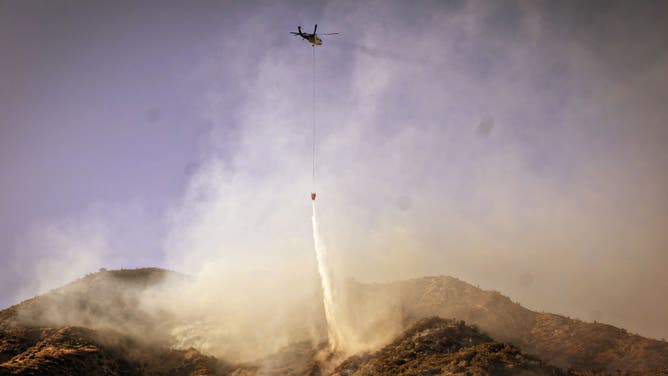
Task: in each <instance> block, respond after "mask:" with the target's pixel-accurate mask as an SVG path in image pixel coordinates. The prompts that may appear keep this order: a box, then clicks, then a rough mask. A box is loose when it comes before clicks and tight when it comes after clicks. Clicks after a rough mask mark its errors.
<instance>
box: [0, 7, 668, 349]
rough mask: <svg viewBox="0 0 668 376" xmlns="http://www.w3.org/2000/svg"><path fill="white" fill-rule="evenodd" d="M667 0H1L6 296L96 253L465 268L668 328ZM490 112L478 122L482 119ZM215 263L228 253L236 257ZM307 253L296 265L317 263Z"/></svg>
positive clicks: (373, 269)
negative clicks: (312, 197) (323, 248)
mask: <svg viewBox="0 0 668 376" xmlns="http://www.w3.org/2000/svg"><path fill="white" fill-rule="evenodd" d="M666 15H668V10H667V8H666V6H664V5H662V4H661V3H660V2H642V1H641V2H634V3H630V2H586V3H581V2H576V1H573V2H558V3H554V2H540V1H538V2H515V1H499V2H476V1H470V2H469V1H451V2H442V1H435V2H428V1H425V2H418V3H415V4H413V3H411V4H408V3H404V2H387V1H378V2H362V3H357V2H331V3H328V2H301V3H300V2H285V3H281V4H272V3H269V2H266V3H264V2H238V3H234V2H206V1H198V2H193V3H188V4H186V3H185V2H151V1H145V2H129V1H128V2H122V1H121V2H114V3H107V2H101V1H92V2H85V3H84V2H73V1H61V0H58V1H50V2H41V1H23V2H18V1H16V2H13V1H6V2H2V3H0V50H1V51H2V56H3V58H2V59H0V179H1V182H2V187H3V189H2V192H1V193H0V212H1V213H2V215H1V216H0V244H1V245H2V248H1V249H2V258H3V259H4V260H6V262H3V264H2V266H0V268H1V269H0V276H1V277H0V283H1V284H2V286H3V287H2V289H1V290H0V302H1V304H2V305H3V306H8V305H10V304H13V303H15V302H16V301H17V300H19V299H24V298H26V297H29V296H32V295H33V294H35V293H37V292H40V291H44V290H47V289H49V288H53V287H57V286H58V285H59V284H62V283H64V282H67V281H69V280H71V279H74V278H77V277H78V276H80V275H82V274H84V273H86V272H90V271H95V270H97V268H99V267H110V268H115V267H133V266H147V265H157V266H165V267H170V268H174V269H177V270H182V271H186V272H190V273H198V272H200V271H201V270H202V269H203V268H204V269H205V268H211V267H214V266H215V267H220V268H221V273H222V272H223V271H224V270H226V269H225V268H233V269H241V270H247V271H257V270H260V271H267V270H288V269H289V270H294V268H298V270H302V271H303V272H304V273H313V272H314V271H313V269H314V264H313V260H312V259H313V257H314V256H313V250H312V240H311V238H310V236H311V234H310V218H309V216H310V212H309V211H310V208H309V202H308V193H309V192H310V190H311V186H310V173H311V170H310V164H311V159H310V151H311V149H310V147H311V143H310V142H311V138H310V135H311V134H310V126H311V116H312V113H311V111H312V108H311V100H312V98H311V89H312V88H311V84H312V81H311V52H312V50H311V47H309V46H308V44H306V43H305V42H304V41H302V40H300V39H299V38H295V37H293V36H291V35H290V34H288V32H289V31H292V30H294V29H295V28H296V26H297V25H299V24H301V25H304V27H305V29H307V30H308V29H310V28H311V27H312V24H313V23H314V22H318V23H319V25H320V26H319V27H320V29H321V30H322V31H323V32H340V33H341V35H339V36H336V37H332V38H329V39H326V41H325V45H323V46H322V47H319V48H318V49H317V50H316V53H317V71H318V76H317V88H318V95H317V98H318V101H317V103H318V105H317V106H318V107H317V124H318V144H317V145H318V162H317V164H318V180H317V190H318V193H319V201H318V203H319V205H320V210H321V213H322V217H323V218H322V219H323V229H324V231H325V233H326V234H325V235H326V237H327V239H328V245H329V248H330V252H331V253H332V254H333V255H334V257H335V258H336V259H337V268H338V270H339V272H340V273H341V274H344V275H348V276H351V277H354V278H358V279H361V280H381V281H382V280H392V279H397V278H409V277H415V276H419V275H427V274H432V275H433V274H449V275H455V276H458V277H460V278H462V279H464V280H466V281H468V282H471V283H474V284H479V285H481V287H483V288H489V289H497V290H500V291H501V292H502V293H504V294H506V295H509V296H511V297H512V298H513V299H514V300H517V301H519V302H520V303H522V304H524V305H526V306H528V307H529V308H532V309H537V310H545V311H553V312H557V313H562V314H568V315H571V316H576V317H580V318H582V319H585V320H599V321H603V322H609V323H613V324H615V325H622V326H625V327H627V328H629V329H630V330H632V331H638V332H640V333H641V334H644V335H649V336H653V337H657V338H660V337H666V336H668V326H666V323H665V319H664V318H665V314H666V312H668V298H663V296H664V295H665V294H663V293H662V292H663V291H665V290H666V288H668V277H667V276H666V274H665V271H664V269H665V266H666V265H668V253H667V252H668V250H667V249H666V247H667V244H668V242H667V240H668V238H667V237H666V236H667V235H666V234H665V228H666V225H667V224H668V223H667V222H668V202H667V201H666V198H665V193H666V192H667V191H668V189H667V188H668V185H667V183H668V179H667V173H666V171H668V154H667V152H666V147H665V143H666V141H667V140H668V128H667V127H666V125H667V124H666V122H667V121H668V109H666V107H665V103H666V99H668V92H667V90H668V89H667V88H668V82H666V81H667V80H668V74H667V73H668V72H667V70H668V48H667V47H668V37H667V35H668V30H666V28H667V26H666V23H665V22H664V20H665V17H666ZM481 124H482V125H481ZM221 265H225V266H224V267H223V266H221ZM299 268H301V269H299Z"/></svg>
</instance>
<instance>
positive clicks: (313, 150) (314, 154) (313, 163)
mask: <svg viewBox="0 0 668 376" xmlns="http://www.w3.org/2000/svg"><path fill="white" fill-rule="evenodd" d="M312 184H313V192H315V45H314V46H313V182H312Z"/></svg>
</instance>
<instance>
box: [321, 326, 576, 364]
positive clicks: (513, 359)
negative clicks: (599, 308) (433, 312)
mask: <svg viewBox="0 0 668 376" xmlns="http://www.w3.org/2000/svg"><path fill="white" fill-rule="evenodd" d="M443 374H446V375H447V374H462V375H470V374H475V375H517V374H522V375H565V373H564V372H563V371H561V370H559V369H558V368H556V367H551V366H548V365H546V364H545V363H544V362H542V361H540V360H539V359H537V358H535V357H533V356H529V355H526V354H523V353H522V352H521V351H520V350H519V349H518V348H516V347H513V346H511V345H508V344H505V343H502V342H497V341H494V340H493V339H492V338H490V337H489V336H487V335H485V334H483V333H481V332H480V331H479V330H478V329H477V328H475V327H471V326H467V325H465V323H464V322H463V321H455V320H444V319H441V318H438V317H432V318H427V319H423V320H420V321H418V322H417V323H416V324H414V325H413V326H412V327H411V328H409V329H408V330H406V331H405V332H404V333H402V334H401V335H400V336H399V337H397V338H396V339H395V340H394V341H392V343H390V344H389V345H387V346H385V347H384V348H382V349H381V350H379V351H377V352H375V353H372V354H361V355H356V356H353V357H351V358H349V359H347V360H346V361H344V362H343V363H341V364H340V365H339V366H338V367H337V368H336V370H335V372H334V375H337V376H372V375H379V376H380V375H443Z"/></svg>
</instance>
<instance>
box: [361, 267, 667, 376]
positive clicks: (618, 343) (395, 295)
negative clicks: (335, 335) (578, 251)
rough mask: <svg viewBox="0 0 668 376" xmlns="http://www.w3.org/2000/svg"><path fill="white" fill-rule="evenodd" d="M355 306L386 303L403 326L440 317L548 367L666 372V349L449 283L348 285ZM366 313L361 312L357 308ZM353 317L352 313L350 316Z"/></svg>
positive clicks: (419, 281)
mask: <svg viewBox="0 0 668 376" xmlns="http://www.w3.org/2000/svg"><path fill="white" fill-rule="evenodd" d="M351 284H352V286H351V287H349V290H350V291H352V292H353V293H352V294H353V295H354V297H353V298H352V299H353V300H354V301H356V302H361V303H360V304H362V305H363V304H364V303H363V302H365V301H374V300H378V299H384V300H385V301H386V304H387V305H389V306H392V307H393V308H394V309H395V310H399V311H400V312H402V315H403V317H404V320H405V321H406V322H407V323H411V322H415V321H416V320H419V319H421V318H424V317H430V316H439V317H448V318H456V319H458V320H464V321H466V322H467V323H470V324H473V325H475V326H477V327H479V328H480V329H481V330H482V331H484V332H485V333H488V334H489V335H490V336H492V337H493V338H495V339H498V340H501V341H504V342H508V343H512V344H513V345H515V346H517V347H519V348H520V349H522V350H523V351H526V352H528V353H532V354H536V355H538V356H540V357H541V359H544V360H546V361H548V362H550V363H552V364H555V365H557V366H559V367H563V368H567V369H569V368H572V369H576V370H583V371H585V370H588V371H597V370H603V371H607V372H614V371H616V370H621V371H649V370H655V369H665V368H668V343H666V342H662V341H658V340H654V339H650V338H645V337H641V336H639V335H635V334H630V333H627V332H626V331H625V330H623V329H619V328H616V327H614V326H611V325H605V324H600V323H586V322H583V321H580V320H574V319H569V318H566V317H563V316H560V315H554V314H549V313H538V312H534V311H531V310H528V309H526V308H524V307H522V306H521V305H519V304H517V303H514V302H512V301H511V300H510V299H508V298H507V297H505V296H503V295H501V294H499V293H498V292H495V291H485V290H482V289H479V288H477V287H475V286H472V285H470V284H468V283H465V282H463V281H460V280H458V279H456V278H452V277H425V278H419V279H413V280H408V281H401V282H394V283H390V284H372V285H369V284H359V283H354V282H352V283H351ZM359 309H360V310H362V311H363V310H364V307H360V308H359ZM353 314H354V313H353Z"/></svg>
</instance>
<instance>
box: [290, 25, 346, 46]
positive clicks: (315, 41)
mask: <svg viewBox="0 0 668 376" xmlns="http://www.w3.org/2000/svg"><path fill="white" fill-rule="evenodd" d="M317 30H318V24H315V27H314V28H313V34H309V33H304V32H302V27H301V26H297V31H298V32H297V33H295V32H294V31H291V32H290V34H292V35H298V36H300V37H302V38H304V39H305V40H306V41H308V42H309V43H311V44H312V45H313V46H314V47H315V46H320V45H322V39H320V37H319V35H318V34H316V31H317ZM337 34H338V33H325V34H320V35H337Z"/></svg>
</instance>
